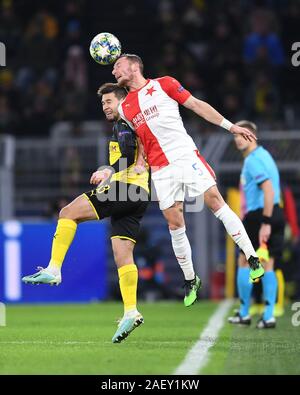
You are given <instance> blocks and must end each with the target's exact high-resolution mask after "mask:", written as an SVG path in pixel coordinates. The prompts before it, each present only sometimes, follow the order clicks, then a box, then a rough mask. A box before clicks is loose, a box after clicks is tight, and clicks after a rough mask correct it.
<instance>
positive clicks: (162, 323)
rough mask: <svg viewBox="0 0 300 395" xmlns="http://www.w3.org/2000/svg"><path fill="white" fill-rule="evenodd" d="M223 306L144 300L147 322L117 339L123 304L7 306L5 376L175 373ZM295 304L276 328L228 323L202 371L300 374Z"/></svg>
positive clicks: (2, 343)
mask: <svg viewBox="0 0 300 395" xmlns="http://www.w3.org/2000/svg"><path fill="white" fill-rule="evenodd" d="M216 307H217V304H216V303H213V302H199V303H197V304H195V305H194V306H192V307H191V308H188V309H187V308H185V307H184V306H183V304H182V303H176V302H174V303H173V302H171V303H164V302H159V303H153V304H140V305H139V310H140V311H141V312H142V313H143V315H144V319H145V324H144V325H142V326H140V327H139V328H137V329H136V330H135V331H134V332H133V333H132V334H131V335H130V336H129V337H128V338H127V339H126V340H125V341H124V342H123V343H121V344H112V343H111V338H112V336H113V334H114V332H115V330H116V320H117V318H119V317H120V316H121V315H122V305H121V304H120V303H99V304H89V305H78V304H77V305H43V306H42V305H30V306H29V305H27V306H21V305H19V306H13V305H9V306H8V307H7V326H6V327H1V328H0V374H107V375H115V374H128V375H132V374H172V373H173V372H174V370H175V369H176V367H177V366H178V365H179V364H180V363H181V362H182V360H183V359H184V357H185V355H186V353H187V352H188V350H189V349H190V348H191V347H192V345H193V344H194V343H195V342H196V341H197V340H198V338H199V335H200V333H201V332H202V330H203V329H204V328H205V326H206V324H207V322H208V320H209V318H210V316H211V315H212V314H213V313H214V311H215V309H216ZM291 314H292V312H290V308H287V312H286V315H285V316H284V317H282V318H281V319H279V320H278V328H276V329H275V330H267V331H258V330H256V329H255V327H254V323H253V324H252V326H251V327H250V328H239V327H233V326H231V325H229V324H227V323H225V325H224V327H223V329H222V330H221V332H220V334H219V338H218V340H217V342H216V344H215V346H214V347H212V348H211V349H210V353H209V361H208V363H207V365H206V366H205V367H204V368H203V370H202V371H201V372H200V373H203V374H247V373H249V374H299V373H300V327H293V326H292V324H291Z"/></svg>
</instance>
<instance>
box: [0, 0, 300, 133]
mask: <svg viewBox="0 0 300 395" xmlns="http://www.w3.org/2000/svg"><path fill="white" fill-rule="evenodd" d="M299 20H300V1H298V0H273V1H272V0H265V1H254V0H252V1H251V0H213V1H212V0H161V1H153V0H144V1H134V0H128V1H126V2H123V1H121V0H111V1H110V2H101V1H97V0H90V1H84V0H67V1H63V2H59V1H50V0H49V1H47V0H45V1H33V0H0V41H1V42H3V43H4V44H5V45H6V50H7V65H6V67H1V68H0V133H9V134H14V135H16V136H27V135H30V136H40V137H43V136H48V135H49V133H50V130H51V127H53V125H54V124H55V123H57V122H60V121H70V122H71V123H72V124H74V125H77V126H76V127H75V128H74V130H75V131H74V135H75V136H77V137H80V136H81V135H82V134H83V133H84V131H82V130H81V129H80V127H78V125H80V122H82V121H84V120H89V119H101V118H102V114H101V111H99V103H98V100H97V97H96V90H97V87H98V86H99V85H100V84H101V83H103V82H105V81H108V80H109V81H113V77H112V75H111V67H109V66H105V67H104V66H99V65H97V64H96V63H95V62H94V61H93V60H92V59H91V58H90V55H89V52H88V48H89V43H90V41H91V39H92V38H93V36H94V35H96V34H97V33H99V32H101V31H109V32H112V33H114V34H115V35H116V36H117V37H119V39H120V41H121V43H122V45H123V50H124V51H126V52H131V53H137V54H139V55H140V56H141V57H142V58H143V59H144V62H145V72H146V76H149V77H152V78H155V77H158V76H162V75H172V76H174V77H176V78H177V79H179V80H180V81H181V82H182V84H183V85H184V86H185V87H186V88H187V89H189V90H190V91H191V92H192V93H193V94H194V95H196V96H197V97H199V98H200V99H203V100H207V101H208V102H209V103H211V104H212V105H214V106H215V107H216V108H217V109H218V110H219V111H220V112H221V113H222V114H224V115H225V116H226V117H227V118H229V119H231V120H232V121H235V120H238V119H240V118H244V117H247V118H250V119H251V120H253V121H256V122H257V123H258V124H260V125H262V126H263V127H265V128H268V129H270V128H272V129H282V128H284V129H287V128H289V129H292V128H295V126H296V123H297V117H299V115H298V114H299V113H300V111H299V110H300V92H299V89H297V88H296V85H297V80H298V79H299V70H298V68H296V67H293V66H292V64H291V57H292V51H291V46H292V43H293V42H296V41H299V34H298V32H299V27H298V24H299ZM297 77H298V78H297ZM183 115H184V117H185V118H187V119H188V120H189V121H190V122H191V123H193V122H194V121H195V119H194V117H193V114H191V113H190V112H185V111H184V112H183ZM203 127H204V128H206V131H209V130H210V129H209V128H211V126H210V125H207V124H205V125H203ZM204 131H205V129H204Z"/></svg>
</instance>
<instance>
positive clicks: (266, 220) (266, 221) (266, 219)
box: [261, 215, 272, 225]
mask: <svg viewBox="0 0 300 395" xmlns="http://www.w3.org/2000/svg"><path fill="white" fill-rule="evenodd" d="M261 222H262V223H263V224H265V225H271V224H272V218H271V217H267V216H266V215H263V217H262V221H261Z"/></svg>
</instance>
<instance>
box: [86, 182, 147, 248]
mask: <svg viewBox="0 0 300 395" xmlns="http://www.w3.org/2000/svg"><path fill="white" fill-rule="evenodd" d="M85 196H86V197H87V198H88V200H89V202H90V203H91V205H92V206H93V208H94V210H95V212H96V214H97V217H98V219H103V218H107V217H110V219H111V225H112V232H111V238H120V239H128V240H131V241H133V242H134V243H135V242H136V239H137V237H138V233H139V229H140V222H141V219H142V218H143V215H144V214H145V211H146V209H147V206H148V203H149V194H148V193H147V192H146V191H145V190H144V189H143V188H141V187H139V186H137V185H134V184H125V183H123V182H112V183H109V184H105V185H103V186H100V187H98V188H96V189H93V190H91V191H89V192H86V193H85Z"/></svg>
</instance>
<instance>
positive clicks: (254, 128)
mask: <svg viewBox="0 0 300 395" xmlns="http://www.w3.org/2000/svg"><path fill="white" fill-rule="evenodd" d="M236 125H238V126H241V127H242V128H246V129H250V130H251V131H252V132H253V133H254V134H256V133H257V126H256V125H255V123H254V122H251V121H246V120H242V121H239V122H237V123H236Z"/></svg>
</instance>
